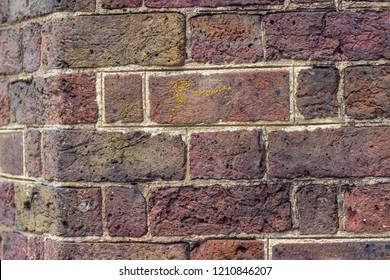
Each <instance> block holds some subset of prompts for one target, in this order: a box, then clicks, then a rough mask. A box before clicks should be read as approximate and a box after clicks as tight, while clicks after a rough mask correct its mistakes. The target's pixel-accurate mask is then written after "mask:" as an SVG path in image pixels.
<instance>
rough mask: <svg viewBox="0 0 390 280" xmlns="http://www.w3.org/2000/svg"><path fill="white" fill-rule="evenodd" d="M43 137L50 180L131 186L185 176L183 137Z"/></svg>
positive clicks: (61, 133)
mask: <svg viewBox="0 0 390 280" xmlns="http://www.w3.org/2000/svg"><path fill="white" fill-rule="evenodd" d="M43 135H44V136H43V163H44V164H43V172H44V176H45V178H46V179H49V180H53V179H56V180H62V181H63V180H65V181H93V182H102V181H117V182H131V181H135V180H140V181H153V180H158V179H163V180H181V179H183V178H184V175H185V163H186V158H185V154H186V152H185V150H186V147H185V144H184V142H183V141H182V139H181V137H180V135H178V136H170V135H168V134H157V135H154V136H152V135H151V134H149V133H146V132H142V131H137V132H131V133H119V132H97V131H81V130H57V131H47V132H44V134H43ZM80 155H84V156H82V157H81V156H80Z"/></svg>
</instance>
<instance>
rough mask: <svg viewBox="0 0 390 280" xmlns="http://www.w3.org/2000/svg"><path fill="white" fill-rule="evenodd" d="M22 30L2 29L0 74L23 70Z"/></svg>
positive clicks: (15, 72) (0, 32) (0, 34)
mask: <svg viewBox="0 0 390 280" xmlns="http://www.w3.org/2000/svg"><path fill="white" fill-rule="evenodd" d="M21 42H22V32H21V30H19V29H6V30H0V61H1V63H0V75H1V74H4V75H9V74H17V73H19V72H22V69H23V64H22V58H23V53H22V44H21Z"/></svg>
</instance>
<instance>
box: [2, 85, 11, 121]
mask: <svg viewBox="0 0 390 280" xmlns="http://www.w3.org/2000/svg"><path fill="white" fill-rule="evenodd" d="M9 116H10V111H9V95H8V83H7V82H0V126H2V125H7V124H8V123H9V119H10V117H9Z"/></svg>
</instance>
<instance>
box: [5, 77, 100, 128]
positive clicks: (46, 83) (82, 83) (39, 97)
mask: <svg viewBox="0 0 390 280" xmlns="http://www.w3.org/2000/svg"><path fill="white" fill-rule="evenodd" d="M95 84H96V78H95V74H61V75H58V76H52V77H48V78H40V77H35V78H34V80H33V81H32V82H28V81H18V82H15V83H13V84H12V85H11V86H10V96H11V115H12V120H13V121H14V122H17V123H19V124H35V125H37V124H78V123H96V121H97V117H98V108H97V103H96V85H95Z"/></svg>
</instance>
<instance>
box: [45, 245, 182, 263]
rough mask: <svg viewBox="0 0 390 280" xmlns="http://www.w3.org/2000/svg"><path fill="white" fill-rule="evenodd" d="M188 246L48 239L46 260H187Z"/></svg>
mask: <svg viewBox="0 0 390 280" xmlns="http://www.w3.org/2000/svg"><path fill="white" fill-rule="evenodd" d="M187 247H188V246H187V245H186V244H184V243H177V244H153V243H150V244H144V243H63V242H56V241H46V244H45V259H46V260H186V259H188V256H187V250H188V248H187Z"/></svg>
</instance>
